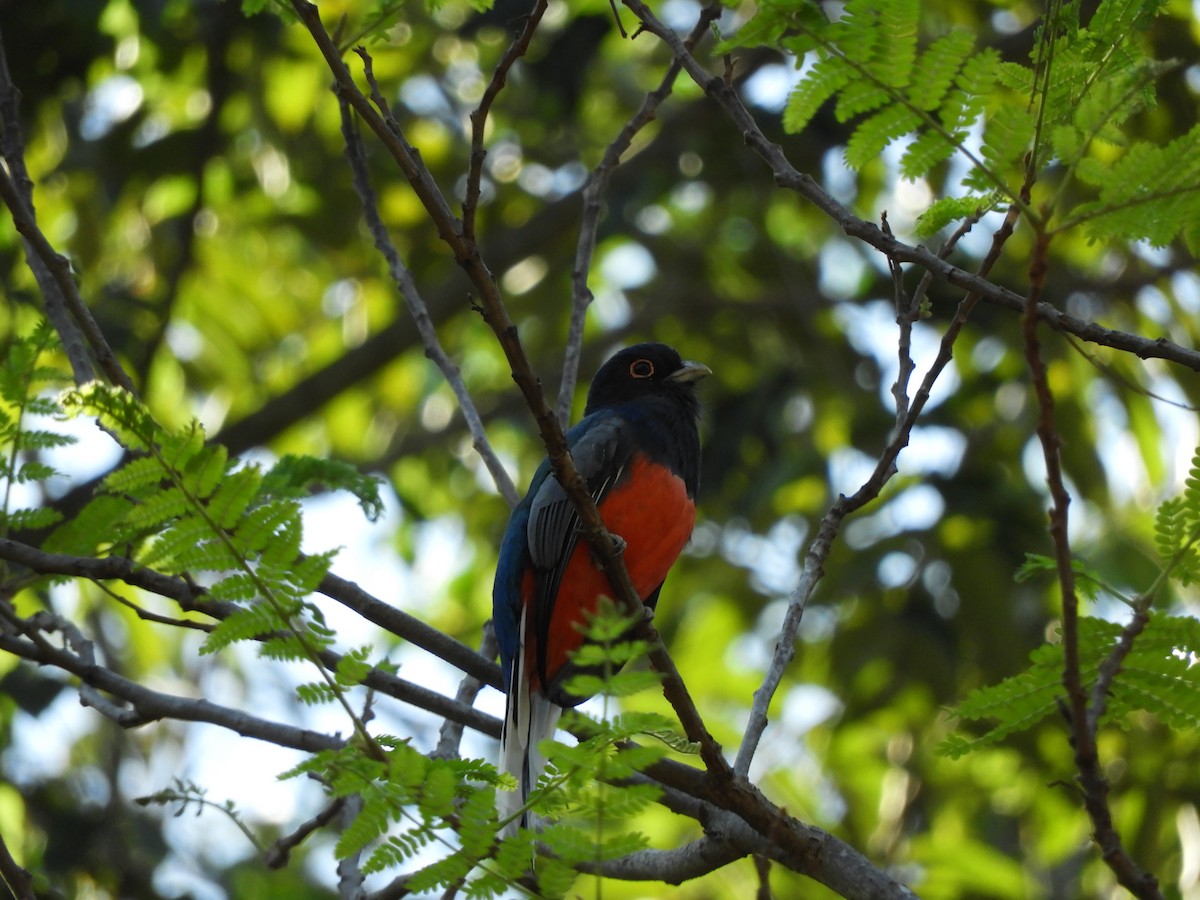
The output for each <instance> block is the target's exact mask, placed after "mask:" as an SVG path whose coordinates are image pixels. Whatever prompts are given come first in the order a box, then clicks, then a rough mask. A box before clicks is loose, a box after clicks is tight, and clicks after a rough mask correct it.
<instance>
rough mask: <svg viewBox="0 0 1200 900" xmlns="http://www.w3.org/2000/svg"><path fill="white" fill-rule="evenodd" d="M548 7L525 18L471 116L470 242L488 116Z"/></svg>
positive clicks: (542, 4)
mask: <svg viewBox="0 0 1200 900" xmlns="http://www.w3.org/2000/svg"><path fill="white" fill-rule="evenodd" d="M547 6H549V3H548V2H547V0H537V2H536V3H534V5H533V9H531V10H530V11H529V12H528V14H527V15H526V17H525V27H524V28H522V29H521V33H520V34H519V35H517V38H516V40H514V41H513V42H512V43H511V44H510V45H509V47H508V49H507V50H506V51H505V52H504V56H502V57H501V58H500V62H499V64H497V66H496V68H495V70H494V71H493V72H492V78H491V80H490V81H489V82H488V86H487V88H485V89H484V92H483V96H482V97H481V98H480V99H479V106H478V107H476V108H475V110H474V111H473V112H472V113H471V158H470V163H469V164H468V168H467V188H466V196H465V199H464V200H463V221H462V232H463V236H464V237H465V238H466V239H467V240H470V241H473V240H475V218H476V214H477V213H478V212H479V187H480V182H481V181H482V180H483V161H484V159H485V158H486V157H487V150H486V149H485V148H484V146H483V138H484V131H485V130H486V126H487V118H488V114H489V113H490V112H491V109H492V104H493V103H495V102H496V98H497V97H498V96H500V92H501V91H502V90H504V85H505V84H506V83H507V82H508V72H509V70H510V69H511V68H512V67H513V64H514V63H516V61H517V60H518V59H520V58H521V57H522V56H524V55H525V54H526V53H527V52H528V51H529V42H530V41H532V40H533V34H534V32H535V31H537V27H538V25H539V24H540V23H541V21H542V16H543V15H545V13H546V7H547Z"/></svg>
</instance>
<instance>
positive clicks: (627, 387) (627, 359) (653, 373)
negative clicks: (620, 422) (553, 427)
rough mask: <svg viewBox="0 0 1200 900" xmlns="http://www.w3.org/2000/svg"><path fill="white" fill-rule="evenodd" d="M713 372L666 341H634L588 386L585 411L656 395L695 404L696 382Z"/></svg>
mask: <svg viewBox="0 0 1200 900" xmlns="http://www.w3.org/2000/svg"><path fill="white" fill-rule="evenodd" d="M711 374H712V370H711V369H709V367H708V366H706V365H704V364H703V363H698V362H691V361H689V360H685V359H681V358H680V356H679V354H678V353H677V352H676V351H675V350H674V349H673V348H672V347H668V346H667V345H666V344H656V343H647V344H634V345H633V346H632V347H626V348H625V349H624V350H622V351H620V352H619V353H617V354H615V355H614V356H613V357H612V358H610V359H609V360H608V362H606V363H605V364H604V365H602V366H601V367H600V371H599V372H597V373H596V377H595V378H593V379H592V386H591V388H590V389H589V390H588V399H587V409H585V410H584V414H585V415H587V414H589V413H592V412H594V411H595V410H597V409H601V408H603V407H608V406H619V405H621V404H623V403H629V402H631V401H634V400H639V399H642V398H644V397H654V396H661V397H672V396H674V397H678V398H679V399H680V400H681V401H682V402H683V403H684V404H685V405H687V406H689V407H694V406H695V403H696V399H695V390H694V388H695V385H696V382H697V381H699V380H700V379H701V378H703V377H704V376H706V375H711Z"/></svg>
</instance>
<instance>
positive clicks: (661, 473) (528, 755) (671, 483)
mask: <svg viewBox="0 0 1200 900" xmlns="http://www.w3.org/2000/svg"><path fill="white" fill-rule="evenodd" d="M711 374H712V371H711V370H710V369H709V367H708V366H706V365H704V364H703V363H698V362H691V361H687V360H684V359H682V358H681V357H680V355H679V353H678V352H677V351H676V350H674V349H673V348H671V347H669V346H667V345H666V344H661V343H642V344H635V345H633V346H631V347H627V348H625V349H623V350H621V351H619V352H618V353H616V354H614V355H613V356H612V357H611V358H610V359H609V360H608V361H607V362H605V363H604V364H603V365H602V366H601V367H600V369H599V371H598V372H597V373H596V376H595V377H594V378H593V379H592V383H591V386H590V387H589V389H588V396H587V404H586V406H585V408H584V414H583V418H582V419H581V420H580V421H579V422H578V423H577V424H576V425H575V426H574V427H573V428H571V429H569V430H568V431H567V433H566V438H567V445H568V447H569V448H570V451H571V456H572V458H573V459H574V462H575V467H576V469H578V471H579V474H580V475H581V476H582V477H583V479H584V481H585V483H586V484H587V489H588V492H589V493H590V494H591V496H592V500H593V501H595V503H596V506H597V508H598V510H599V512H600V518H601V519H602V520H603V521H604V524H605V527H606V528H607V529H608V531H609V532H610V533H611V534H612V535H613V536H614V538H615V539H616V543H617V546H618V547H619V548H621V549H622V551H623V556H624V561H625V566H626V568H627V569H628V571H629V576H630V580H631V581H632V583H633V586H634V588H635V589H636V591H637V593H638V595H639V597H641V599H642V602H643V603H644V604H645V606H646V607H647V609H648V610H649V611H651V612H652V611H653V609H654V607H655V604H656V603H657V602H658V595H659V592H660V591H661V590H662V586H663V582H664V580H665V579H666V577H667V571H668V570H669V569H670V568H671V566H672V565H673V564H674V562H675V560H676V559H677V558H678V556H679V554H680V553H681V552H682V550H683V548H684V546H686V544H687V542H688V539H689V538H690V537H691V534H692V529H693V526H694V524H695V520H696V499H695V498H696V491H697V489H698V488H699V483H700V434H699V418H700V401H699V398H698V397H697V395H696V390H695V388H696V382H698V381H699V380H700V379H702V378H704V377H705V376H707V375H711ZM615 596H616V592H615V591H614V590H613V588H612V586H611V585H610V584H609V581H608V578H607V576H606V575H605V574H604V572H603V571H602V569H601V568H600V565H599V563H598V561H597V560H596V559H595V557H594V555H593V553H592V549H591V547H590V546H589V545H588V542H587V541H586V540H581V537H580V532H579V517H578V514H577V513H576V512H575V507H574V505H573V504H572V503H571V501H570V499H569V498H568V497H567V494H566V492H565V491H564V490H563V488H562V486H561V485H560V484H559V482H558V480H557V479H556V478H555V476H554V474H553V473H552V472H551V470H550V461H549V459H545V460H543V461H542V464H541V465H540V466H539V467H538V469H537V471H536V472H535V473H534V476H533V480H532V481H531V483H530V486H529V490H528V492H527V493H526V495H525V498H524V499H523V500H522V501H521V502H520V503H519V504H518V505H517V506H516V507H515V508H514V509H513V511H512V513H511V515H510V517H509V520H508V526H507V528H506V529H505V532H504V537H503V540H502V541H501V544H500V553H499V560H498V563H497V566H496V578H495V583H494V585H493V589H492V621H493V627H494V629H495V633H496V639H497V643H498V644H499V647H500V661H501V665H502V669H503V678H504V684H505V687H506V694H507V696H506V702H505V713H504V724H503V728H502V731H501V740H500V769H501V770H502V771H505V772H508V773H510V774H511V775H512V776H513V777H514V778H515V779H516V781H517V785H518V789H517V790H516V791H502V792H500V794H499V795H498V799H497V812H498V814H499V816H500V820H501V821H502V822H505V821H506V820H509V821H508V822H507V824H506V825H505V826H504V828H503V829H502V831H501V836H502V837H503V836H508V835H511V834H515V833H516V832H517V829H518V828H521V827H530V826H531V825H532V821H533V820H532V817H531V816H529V815H528V814H527V813H523V814H522V815H520V816H517V815H516V813H517V811H518V810H520V809H521V808H522V807H523V806H524V805H525V803H526V800H527V798H528V796H529V792H530V791H531V790H532V789H533V787H534V786H535V785H536V784H537V780H538V778H539V777H540V775H541V774H542V771H543V770H544V768H545V764H546V761H545V758H544V756H543V755H542V753H541V752H540V750H539V749H538V743H539V742H540V741H542V740H543V739H545V738H549V737H552V736H553V734H554V729H555V726H556V724H557V722H558V718H559V715H561V713H562V711H563V710H564V709H567V708H572V707H574V706H577V705H578V704H580V703H582V702H583V701H584V700H586V699H587V698H586V697H580V696H577V695H575V694H573V693H571V692H569V691H568V690H567V688H566V685H567V683H568V682H569V681H570V679H571V677H572V675H574V674H576V673H577V672H578V671H579V668H578V667H577V666H576V665H575V664H574V663H572V662H571V660H570V658H569V657H570V654H571V653H572V652H573V651H575V650H576V649H577V648H578V647H579V646H580V645H581V644H582V643H583V640H584V639H583V635H582V634H581V632H580V627H581V626H582V625H584V624H586V622H587V620H588V616H589V615H590V614H594V613H595V611H596V610H597V608H598V606H599V602H600V598H601V597H610V598H615Z"/></svg>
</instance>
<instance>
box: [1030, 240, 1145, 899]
mask: <svg viewBox="0 0 1200 900" xmlns="http://www.w3.org/2000/svg"><path fill="white" fill-rule="evenodd" d="M1049 242H1050V238H1049V235H1047V234H1046V233H1044V232H1041V233H1039V234H1038V235H1037V239H1036V241H1035V243H1034V252H1033V257H1032V260H1031V262H1030V266H1029V284H1030V288H1029V296H1028V298H1027V301H1026V307H1025V314H1024V315H1023V316H1022V319H1021V325H1022V333H1023V336H1024V346H1025V359H1026V363H1027V365H1028V367H1029V374H1030V380H1031V381H1032V384H1033V392H1034V396H1035V398H1036V399H1037V405H1038V423H1037V435H1038V440H1039V442H1040V443H1041V446H1042V458H1043V460H1044V461H1045V465H1046V483H1047V485H1048V487H1049V490H1050V499H1051V508H1050V537H1051V539H1052V541H1053V543H1054V559H1055V563H1056V569H1057V573H1058V584H1059V590H1060V592H1061V594H1062V646H1063V676H1062V681H1063V690H1064V691H1065V692H1066V695H1067V700H1066V710H1067V712H1068V720H1069V721H1068V727H1069V728H1070V730H1071V744H1072V747H1073V750H1074V754H1075V768H1076V771H1077V773H1078V781H1079V786H1080V789H1081V791H1082V794H1083V803H1084V807H1085V808H1086V809H1087V813H1088V816H1089V817H1090V818H1091V820H1092V834H1093V838H1094V840H1095V841H1096V845H1097V846H1098V847H1099V848H1100V853H1101V856H1102V857H1103V858H1104V862H1105V863H1106V864H1107V865H1108V867H1109V868H1110V869H1111V870H1112V872H1113V874H1114V875H1115V876H1116V878H1117V881H1118V882H1120V883H1121V885H1122V886H1124V887H1125V888H1126V889H1127V890H1129V892H1130V893H1132V894H1133V895H1134V896H1135V897H1139V898H1142V900H1157V898H1161V897H1162V892H1161V891H1160V890H1159V887H1158V879H1157V878H1155V876H1154V875H1153V874H1151V873H1150V872H1147V871H1145V870H1143V869H1142V868H1141V867H1139V866H1138V864H1137V863H1136V862H1134V860H1133V858H1132V857H1131V856H1130V855H1129V853H1128V851H1127V850H1126V849H1125V846H1124V844H1123V842H1122V840H1121V836H1120V834H1119V833H1118V831H1117V829H1116V826H1115V825H1114V824H1113V820H1112V812H1111V810H1110V809H1109V806H1108V793H1109V785H1108V780H1107V779H1106V778H1105V777H1104V771H1103V769H1102V768H1101V765H1100V757H1099V750H1098V748H1097V746H1096V730H1095V725H1096V724H1097V721H1096V720H1098V717H1094V716H1091V715H1089V709H1088V694H1087V688H1086V687H1085V685H1084V684H1083V676H1082V673H1081V671H1080V660H1079V596H1078V593H1077V592H1076V590H1075V567H1074V566H1073V565H1072V560H1071V542H1070V537H1069V535H1068V513H1067V510H1068V507H1069V506H1070V503H1071V495H1070V494H1069V493H1068V492H1067V489H1066V484H1065V481H1064V478H1063V470H1062V458H1061V455H1060V447H1061V438H1060V437H1059V434H1058V430H1057V427H1056V425H1055V417H1054V394H1053V392H1052V391H1051V390H1050V382H1049V379H1048V378H1047V376H1046V363H1045V361H1044V360H1043V359H1042V354H1041V344H1040V341H1039V340H1038V335H1037V324H1038V317H1037V314H1036V309H1037V303H1038V300H1039V299H1040V296H1041V292H1042V289H1043V286H1044V284H1045V274H1046V257H1047V250H1048V247H1049ZM1144 624H1145V623H1144V618H1139V617H1138V616H1137V614H1136V613H1135V618H1134V621H1133V622H1132V623H1131V625H1132V626H1133V627H1132V628H1130V629H1127V631H1126V633H1125V634H1124V635H1123V636H1122V643H1123V644H1125V645H1126V646H1127V647H1132V642H1133V639H1134V638H1135V637H1136V636H1137V634H1138V632H1140V631H1141V628H1142V627H1144ZM1126 638H1127V640H1126ZM1118 650H1122V656H1117V657H1116V658H1115V662H1114V664H1113V666H1112V669H1111V672H1112V674H1111V675H1110V676H1109V677H1110V678H1111V677H1112V676H1113V675H1115V673H1116V669H1117V667H1119V664H1120V660H1121V658H1122V657H1123V653H1124V652H1128V650H1127V649H1122V647H1121V645H1118Z"/></svg>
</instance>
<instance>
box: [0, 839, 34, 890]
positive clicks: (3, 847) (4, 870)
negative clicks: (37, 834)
mask: <svg viewBox="0 0 1200 900" xmlns="http://www.w3.org/2000/svg"><path fill="white" fill-rule="evenodd" d="M0 879H2V880H3V881H4V884H5V885H7V886H8V889H9V890H10V891H11V892H12V895H13V897H14V898H15V900H37V895H36V894H34V892H33V876H32V875H30V874H29V872H28V871H26V870H25V869H23V868H21V867H20V866H19V865H18V864H17V861H16V860H15V859H13V857H12V854H11V853H9V852H8V845H7V844H6V843H4V835H2V834H0Z"/></svg>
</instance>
